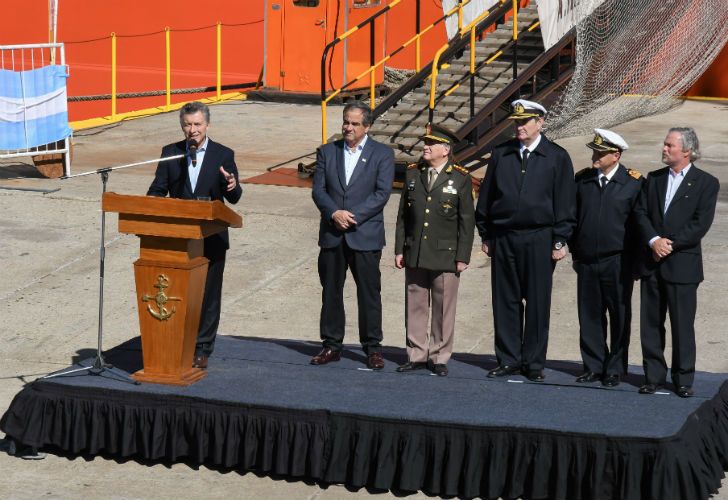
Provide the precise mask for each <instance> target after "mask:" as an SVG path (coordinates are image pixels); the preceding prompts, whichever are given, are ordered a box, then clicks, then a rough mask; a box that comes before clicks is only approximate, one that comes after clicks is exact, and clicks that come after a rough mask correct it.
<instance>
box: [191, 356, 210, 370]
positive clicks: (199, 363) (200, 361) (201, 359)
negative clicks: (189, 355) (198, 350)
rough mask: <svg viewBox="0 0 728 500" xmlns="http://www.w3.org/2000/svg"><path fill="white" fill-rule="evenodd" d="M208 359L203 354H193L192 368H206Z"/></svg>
mask: <svg viewBox="0 0 728 500" xmlns="http://www.w3.org/2000/svg"><path fill="white" fill-rule="evenodd" d="M208 359H209V356H205V355H204V354H195V357H194V359H193V360H192V368H201V369H203V370H205V369H207V360H208Z"/></svg>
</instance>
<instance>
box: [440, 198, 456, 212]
mask: <svg viewBox="0 0 728 500" xmlns="http://www.w3.org/2000/svg"><path fill="white" fill-rule="evenodd" d="M440 207H441V208H442V213H443V214H445V215H450V210H452V209H453V206H452V205H450V203H449V202H447V201H446V202H444V203H442V204H441V205H440Z"/></svg>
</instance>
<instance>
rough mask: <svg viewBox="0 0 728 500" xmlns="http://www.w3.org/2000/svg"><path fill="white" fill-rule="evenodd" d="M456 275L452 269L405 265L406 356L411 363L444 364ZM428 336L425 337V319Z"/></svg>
mask: <svg viewBox="0 0 728 500" xmlns="http://www.w3.org/2000/svg"><path fill="white" fill-rule="evenodd" d="M459 284H460V276H459V275H458V274H456V273H449V272H443V271H430V270H428V269H419V268H409V267H408V268H405V285H406V288H407V292H406V294H405V329H406V331H407V357H408V358H409V361H411V362H413V363H420V362H426V361H428V360H430V361H431V362H432V363H434V364H446V363H447V362H448V361H449V359H450V356H451V355H452V347H453V337H454V334H455V306H456V305H457V297H458V286H459ZM430 311H432V318H431V321H430V337H429V342H428V338H427V320H428V318H429V317H430Z"/></svg>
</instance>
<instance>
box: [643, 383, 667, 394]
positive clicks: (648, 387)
mask: <svg viewBox="0 0 728 500" xmlns="http://www.w3.org/2000/svg"><path fill="white" fill-rule="evenodd" d="M660 389H662V386H661V385H660V384H645V385H643V386H642V387H640V390H639V393H640V394H654V393H656V392H657V391H659V390H660Z"/></svg>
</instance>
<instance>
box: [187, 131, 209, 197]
mask: <svg viewBox="0 0 728 500" xmlns="http://www.w3.org/2000/svg"><path fill="white" fill-rule="evenodd" d="M209 140H210V138H209V137H205V142H203V143H202V145H201V146H200V147H199V148H197V165H194V166H193V165H192V156H191V155H190V148H189V146H187V175H188V176H189V178H190V185H191V186H192V191H193V192H194V190H195V187H197V179H198V178H199V177H200V170H202V161H203V160H204V159H205V151H206V150H207V141H209Z"/></svg>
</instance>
